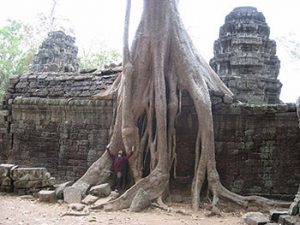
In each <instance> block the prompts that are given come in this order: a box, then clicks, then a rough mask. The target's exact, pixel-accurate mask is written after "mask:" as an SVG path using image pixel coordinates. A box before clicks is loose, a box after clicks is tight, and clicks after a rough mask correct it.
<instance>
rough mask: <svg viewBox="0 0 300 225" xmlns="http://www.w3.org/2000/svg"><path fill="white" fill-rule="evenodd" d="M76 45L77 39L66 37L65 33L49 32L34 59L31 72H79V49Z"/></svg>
mask: <svg viewBox="0 0 300 225" xmlns="http://www.w3.org/2000/svg"><path fill="white" fill-rule="evenodd" d="M74 43H75V38H74V37H71V36H69V35H66V34H65V33H64V32H63V31H53V32H49V33H48V37H47V38H46V39H45V40H44V41H43V43H42V45H41V46H40V47H39V51H38V53H37V54H36V55H35V57H34V60H33V65H32V66H31V71H32V72H77V71H78V70H79V60H78V59H77V53H78V48H77V47H76V46H75V45H74Z"/></svg>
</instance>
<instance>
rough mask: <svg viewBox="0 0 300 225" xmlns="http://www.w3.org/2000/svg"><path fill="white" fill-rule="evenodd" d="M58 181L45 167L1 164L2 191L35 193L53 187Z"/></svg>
mask: <svg viewBox="0 0 300 225" xmlns="http://www.w3.org/2000/svg"><path fill="white" fill-rule="evenodd" d="M55 182H56V180H55V178H54V177H51V175H50V173H49V172H48V171H47V170H46V168H44V167H36V168H33V167H32V168H23V167H19V166H17V165H14V164H0V190H1V191H6V192H12V191H14V192H15V193H17V194H27V193H34V192H37V191H38V190H40V189H42V188H43V187H52V186H53V185H54V184H55Z"/></svg>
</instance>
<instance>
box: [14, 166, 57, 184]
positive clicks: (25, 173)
mask: <svg viewBox="0 0 300 225" xmlns="http://www.w3.org/2000/svg"><path fill="white" fill-rule="evenodd" d="M50 177H51V176H50V173H48V171H47V169H46V168H44V167H32V168H15V169H13V170H12V173H11V178H12V179H13V180H15V181H19V180H26V181H34V180H48V179H49V178H50Z"/></svg>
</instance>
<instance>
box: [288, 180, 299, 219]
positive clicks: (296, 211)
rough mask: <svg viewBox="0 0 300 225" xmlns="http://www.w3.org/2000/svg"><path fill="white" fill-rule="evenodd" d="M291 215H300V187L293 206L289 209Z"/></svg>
mask: <svg viewBox="0 0 300 225" xmlns="http://www.w3.org/2000/svg"><path fill="white" fill-rule="evenodd" d="M288 213H289V214H290V215H292V216H295V215H298V214H299V215H300V185H299V189H298V192H297V194H296V195H295V198H294V202H293V203H292V204H291V206H290V208H289V212H288Z"/></svg>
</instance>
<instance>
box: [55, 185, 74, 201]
mask: <svg viewBox="0 0 300 225" xmlns="http://www.w3.org/2000/svg"><path fill="white" fill-rule="evenodd" d="M72 184H73V182H72V181H67V182H65V183H62V184H57V185H55V186H54V187H55V193H56V197H57V198H58V199H63V197H64V190H65V188H66V187H69V186H71V185H72Z"/></svg>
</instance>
